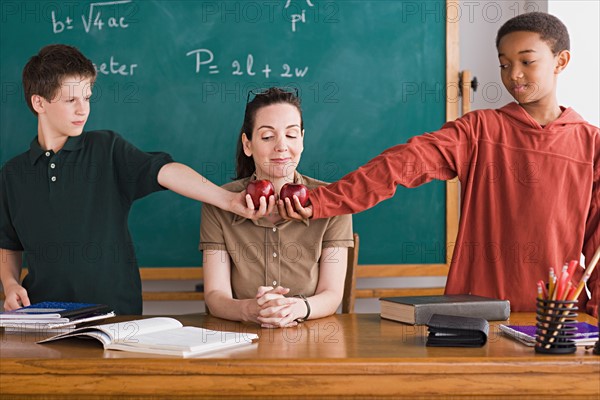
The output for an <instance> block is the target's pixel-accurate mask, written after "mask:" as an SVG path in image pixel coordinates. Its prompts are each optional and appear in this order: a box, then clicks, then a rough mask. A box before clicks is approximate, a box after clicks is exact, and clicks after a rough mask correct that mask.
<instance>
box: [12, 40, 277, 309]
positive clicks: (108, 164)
mask: <svg viewBox="0 0 600 400" xmlns="http://www.w3.org/2000/svg"><path fill="white" fill-rule="evenodd" d="M95 78H96V70H95V68H94V65H93V64H92V62H91V61H90V60H88V59H87V58H86V57H85V56H84V55H83V54H81V53H80V52H79V51H78V50H77V49H76V48H74V47H71V46H66V45H50V46H46V47H44V48H43V49H41V50H40V52H39V54H37V55H35V56H33V57H32V58H31V59H30V60H29V62H28V63H27V65H26V66H25V68H24V69H23V88H24V91H25V98H26V100H27V105H28V106H29V108H30V109H31V110H32V111H33V113H34V114H35V115H36V116H37V117H38V134H37V137H36V138H34V140H33V141H32V142H31V145H30V148H29V150H28V151H27V152H25V153H23V154H21V155H19V156H17V157H15V158H13V159H12V160H10V161H8V162H7V163H6V165H4V167H3V168H2V170H1V172H0V187H1V196H0V218H1V219H0V279H1V280H2V285H3V288H4V293H5V296H6V300H5V303H4V308H5V309H6V310H12V309H15V308H18V307H20V306H22V305H23V306H26V305H29V304H30V303H32V302H33V303H36V302H40V301H78V302H89V303H102V304H108V305H110V306H112V307H114V310H115V312H117V313H118V314H141V313H142V296H141V282H140V274H139V270H138V266H137V261H136V258H135V254H134V250H133V245H132V240H131V236H130V234H129V229H128V226H127V217H128V214H129V210H130V208H131V205H132V203H133V201H134V200H136V199H139V198H141V197H144V196H146V195H148V194H150V193H152V192H156V191H158V190H163V189H165V188H167V189H171V190H173V191H175V192H177V193H179V194H182V195H184V196H187V197H190V198H193V199H196V200H199V201H204V202H208V203H211V204H214V205H216V206H218V207H221V208H223V209H229V210H230V211H233V212H235V213H237V214H240V215H243V216H245V217H249V218H259V217H260V216H262V215H264V214H265V212H266V211H267V205H266V202H261V209H259V210H258V211H254V210H253V208H249V207H247V205H246V200H245V198H244V194H243V193H231V192H228V191H226V190H224V189H221V188H219V187H218V186H216V185H214V184H212V183H211V182H209V181H207V180H206V179H205V178H203V177H202V176H200V175H199V174H197V173H196V172H195V171H193V170H192V169H190V168H189V167H186V166H185V165H182V164H178V163H174V162H173V160H172V159H171V156H169V155H168V154H166V153H146V152H143V151H140V150H139V149H137V148H136V147H134V146H133V145H132V144H130V143H128V142H127V141H125V140H124V139H123V138H122V137H121V136H119V135H118V134H116V133H114V132H111V131H93V132H83V127H84V125H85V122H86V120H87V118H88V115H89V112H90V103H89V99H90V96H91V94H92V86H93V83H94V80H95ZM273 204H274V200H272V199H271V201H270V207H269V209H272V207H273ZM23 252H24V254H25V264H26V265H27V267H28V270H29V273H28V275H27V276H26V278H25V279H24V281H23V285H22V286H21V284H20V283H19V276H20V272H21V263H22V255H23Z"/></svg>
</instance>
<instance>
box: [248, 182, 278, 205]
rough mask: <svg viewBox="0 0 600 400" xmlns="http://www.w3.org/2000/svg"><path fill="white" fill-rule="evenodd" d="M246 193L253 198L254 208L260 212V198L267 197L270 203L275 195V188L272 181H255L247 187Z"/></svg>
mask: <svg viewBox="0 0 600 400" xmlns="http://www.w3.org/2000/svg"><path fill="white" fill-rule="evenodd" d="M246 193H248V194H249V195H250V197H252V202H253V203H254V208H255V209H256V210H258V207H259V206H260V198H261V197H262V196H265V197H266V198H267V203H268V202H269V196H273V195H274V194H275V188H274V187H273V184H272V183H271V181H269V180H267V179H258V180H255V181H250V183H249V184H248V186H246Z"/></svg>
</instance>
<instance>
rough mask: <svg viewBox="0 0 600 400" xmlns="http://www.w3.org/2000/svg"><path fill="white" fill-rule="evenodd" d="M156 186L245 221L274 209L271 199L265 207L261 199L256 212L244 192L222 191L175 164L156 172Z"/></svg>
mask: <svg viewBox="0 0 600 400" xmlns="http://www.w3.org/2000/svg"><path fill="white" fill-rule="evenodd" d="M158 183H159V184H160V185H161V186H163V187H165V188H167V189H170V190H172V191H174V192H176V193H179V194H180V195H182V196H185V197H189V198H191V199H194V200H198V201H202V202H204V203H209V204H212V205H214V206H216V207H219V208H222V209H223V210H226V211H230V212H232V213H235V214H238V215H241V216H242V217H245V218H250V219H258V218H260V217H262V216H264V215H266V214H267V213H270V212H272V211H273V208H274V207H275V199H274V198H273V197H271V199H269V202H268V203H267V201H266V199H264V198H261V202H260V207H259V209H258V210H254V205H253V204H252V200H251V199H250V196H249V195H246V193H245V192H241V193H233V192H230V191H227V190H225V189H222V188H220V187H219V186H217V185H215V184H214V183H212V182H211V181H209V180H208V179H206V178H205V177H203V176H202V175H200V174H199V173H197V172H196V171H194V170H193V169H191V168H190V167H188V166H186V165H183V164H180V163H176V162H172V163H169V164H165V165H164V166H163V167H162V168H161V169H160V171H159V173H158Z"/></svg>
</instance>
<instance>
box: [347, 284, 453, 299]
mask: <svg viewBox="0 0 600 400" xmlns="http://www.w3.org/2000/svg"><path fill="white" fill-rule="evenodd" d="M441 294H444V288H442V287H439V288H405V289H398V288H390V289H385V288H376V289H364V288H363V289H356V291H355V296H356V298H357V299H371V298H379V297H399V296H436V295H441Z"/></svg>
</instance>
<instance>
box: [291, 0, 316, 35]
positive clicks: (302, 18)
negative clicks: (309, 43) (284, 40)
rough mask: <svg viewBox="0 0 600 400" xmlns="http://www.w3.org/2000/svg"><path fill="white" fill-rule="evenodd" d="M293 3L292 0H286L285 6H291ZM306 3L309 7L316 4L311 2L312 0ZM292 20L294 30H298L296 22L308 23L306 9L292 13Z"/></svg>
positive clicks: (307, 0)
mask: <svg viewBox="0 0 600 400" xmlns="http://www.w3.org/2000/svg"><path fill="white" fill-rule="evenodd" d="M291 3H292V0H286V2H285V6H284V7H283V8H286V9H287V8H289V6H290V4H291ZM306 4H307V5H308V6H309V7H314V4H313V3H311V1H310V0H306ZM290 20H291V22H292V32H296V23H298V22H301V23H303V24H305V23H306V10H305V9H302V11H301V12H300V14H292V15H290Z"/></svg>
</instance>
